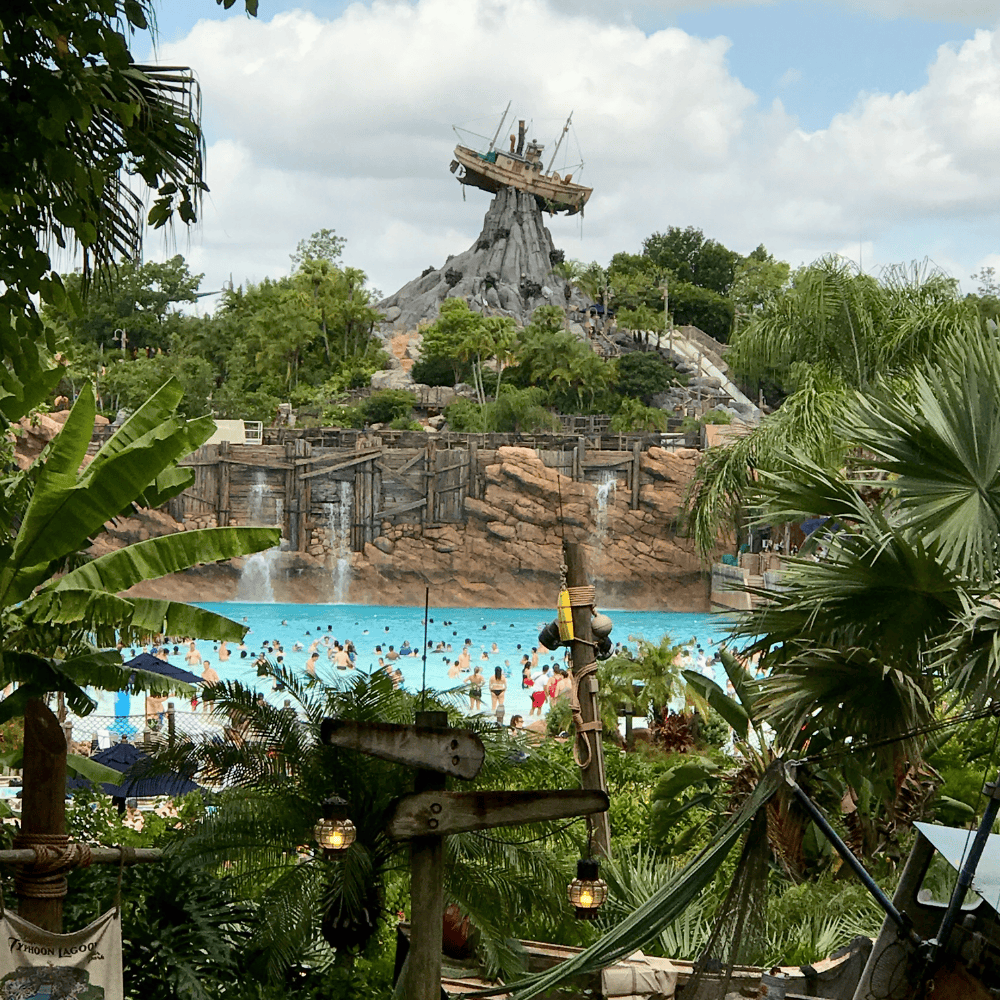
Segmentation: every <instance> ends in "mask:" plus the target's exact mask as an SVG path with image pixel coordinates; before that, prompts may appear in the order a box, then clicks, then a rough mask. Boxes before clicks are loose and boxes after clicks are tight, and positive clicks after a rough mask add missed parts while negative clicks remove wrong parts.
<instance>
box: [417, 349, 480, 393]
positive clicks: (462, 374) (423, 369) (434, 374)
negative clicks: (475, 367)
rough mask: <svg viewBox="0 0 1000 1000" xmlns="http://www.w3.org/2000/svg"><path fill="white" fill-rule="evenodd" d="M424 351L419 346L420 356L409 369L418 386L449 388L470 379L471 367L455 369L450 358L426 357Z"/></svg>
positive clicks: (465, 366) (466, 365) (463, 366)
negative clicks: (445, 386)
mask: <svg viewBox="0 0 1000 1000" xmlns="http://www.w3.org/2000/svg"><path fill="white" fill-rule="evenodd" d="M424 351H425V348H424V347H423V345H421V355H420V357H419V358H418V359H417V361H416V362H414V365H413V368H411V369H410V374H411V375H412V376H413V381H414V382H417V383H419V384H420V385H448V386H451V385H457V384H458V383H459V382H467V381H468V380H469V379H470V378H472V365H470V364H465V365H461V366H458V367H457V369H456V366H455V364H454V362H453V359H452V358H450V357H441V356H438V355H427V354H426V353H424Z"/></svg>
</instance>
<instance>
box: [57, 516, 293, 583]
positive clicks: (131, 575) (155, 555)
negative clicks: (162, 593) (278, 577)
mask: <svg viewBox="0 0 1000 1000" xmlns="http://www.w3.org/2000/svg"><path fill="white" fill-rule="evenodd" d="M280 541H281V532H280V530H279V529H278V528H202V529H201V530H198V531H178V532H176V533H175V534H173V535H162V536H160V537H159V538H150V539H149V540H148V541H145V542H136V543H135V544H133V545H129V546H127V547H126V548H123V549H116V550H115V551H114V552H109V553H108V554H107V555H103V556H100V557H98V558H97V559H93V560H91V561H90V562H89V563H86V564H85V565H83V566H80V567H79V568H78V569H75V570H73V571H71V572H69V573H67V574H66V575H65V576H64V577H62V579H60V580H57V581H55V582H54V583H52V584H51V585H49V588H50V589H52V590H55V591H63V590H87V589H95V590H104V591H110V592H112V593H115V592H117V591H121V590H128V588H129V587H131V586H133V585H134V584H136V583H139V582H141V581H142V580H155V579H156V578H157V577H161V576H167V575H168V574H170V573H179V572H181V571H182V570H186V569H190V568H191V567H192V566H198V565H201V564H202V563H211V562H218V561H220V560H222V559H232V558H234V557H235V556H245V555H250V554H251V553H254V552H259V551H260V550H261V549H267V548H271V547H273V546H275V545H277V544H278V543H279V542H280ZM49 588H47V589H49Z"/></svg>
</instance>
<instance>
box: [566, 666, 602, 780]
mask: <svg viewBox="0 0 1000 1000" xmlns="http://www.w3.org/2000/svg"><path fill="white" fill-rule="evenodd" d="M596 673H597V662H596V660H595V661H591V662H590V663H588V664H586V666H583V667H580V668H579V669H574V671H573V683H572V684H571V685H570V689H569V709H570V712H572V713H573V728H574V730H575V735H574V737H573V760H575V761H576V765H577V767H579V768H580V770H581V771H585V770H586V769H587V768H588V767H590V761H591V758H592V756H593V755H592V753H591V750H590V740H588V739H587V736H586V734H587V733H593V732H600V731H601V729H602V728H603V727H602V726H601V720H600V719H595V720H594V721H593V722H584V721H583V712H582V711H581V709H580V683H581V681H583V679H584V678H585V677H589V676H590V675H591V674H596ZM581 745H582V746H583V749H584V750H585V751H586V754H587V755H586V757H584V758H583V759H581V757H580V750H579V748H580V746H581Z"/></svg>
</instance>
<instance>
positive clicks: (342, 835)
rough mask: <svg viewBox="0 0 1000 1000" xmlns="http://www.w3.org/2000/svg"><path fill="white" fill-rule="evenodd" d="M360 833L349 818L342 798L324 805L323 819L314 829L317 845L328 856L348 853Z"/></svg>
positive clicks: (328, 801)
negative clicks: (342, 852) (340, 852)
mask: <svg viewBox="0 0 1000 1000" xmlns="http://www.w3.org/2000/svg"><path fill="white" fill-rule="evenodd" d="M357 835H358V831H357V830H355V829H354V824H353V823H352V822H351V821H350V820H349V819H348V818H347V802H346V801H345V800H344V799H341V798H332V799H327V800H326V801H325V802H324V803H323V818H322V819H321V820H320V821H319V822H318V823H317V824H316V825H315V826H314V827H313V836H314V837H315V838H316V843H317V844H319V846H320V847H321V848H322V849H323V852H324V853H325V854H327V855H330V854H333V853H336V852H339V851H346V850H347V848H348V847H350V846H351V844H353V843H354V838H355V837H356V836H357Z"/></svg>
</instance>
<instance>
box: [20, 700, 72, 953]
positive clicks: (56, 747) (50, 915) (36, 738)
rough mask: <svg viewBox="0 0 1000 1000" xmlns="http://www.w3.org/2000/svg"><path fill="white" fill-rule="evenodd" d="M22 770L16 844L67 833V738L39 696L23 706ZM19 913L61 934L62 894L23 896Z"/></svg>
mask: <svg viewBox="0 0 1000 1000" xmlns="http://www.w3.org/2000/svg"><path fill="white" fill-rule="evenodd" d="M23 773H24V788H23V789H22V791H21V803H22V806H21V833H20V834H19V835H18V836H17V837H15V840H14V846H15V847H29V846H30V845H31V840H32V836H33V835H35V834H43V835H52V834H55V835H60V834H65V833H66V737H65V736H63V730H62V726H60V725H59V720H58V719H57V718H56V717H55V714H54V713H53V712H52V710H51V709H49V707H48V706H47V705H45V703H44V702H42V701H41V700H39V699H36V698H32V699H31V700H30V701H28V702H27V703H26V704H25V707H24V765H23ZM17 912H18V915H19V916H22V917H23V918H24V919H25V920H29V921H30V922H31V923H33V924H35V925H36V926H38V927H41V928H43V929H44V930H47V931H54V932H55V933H57V934H59V933H62V913H63V901H62V897H57V898H54V899H35V898H34V897H33V896H21V897H20V902H19V903H18V909H17Z"/></svg>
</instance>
